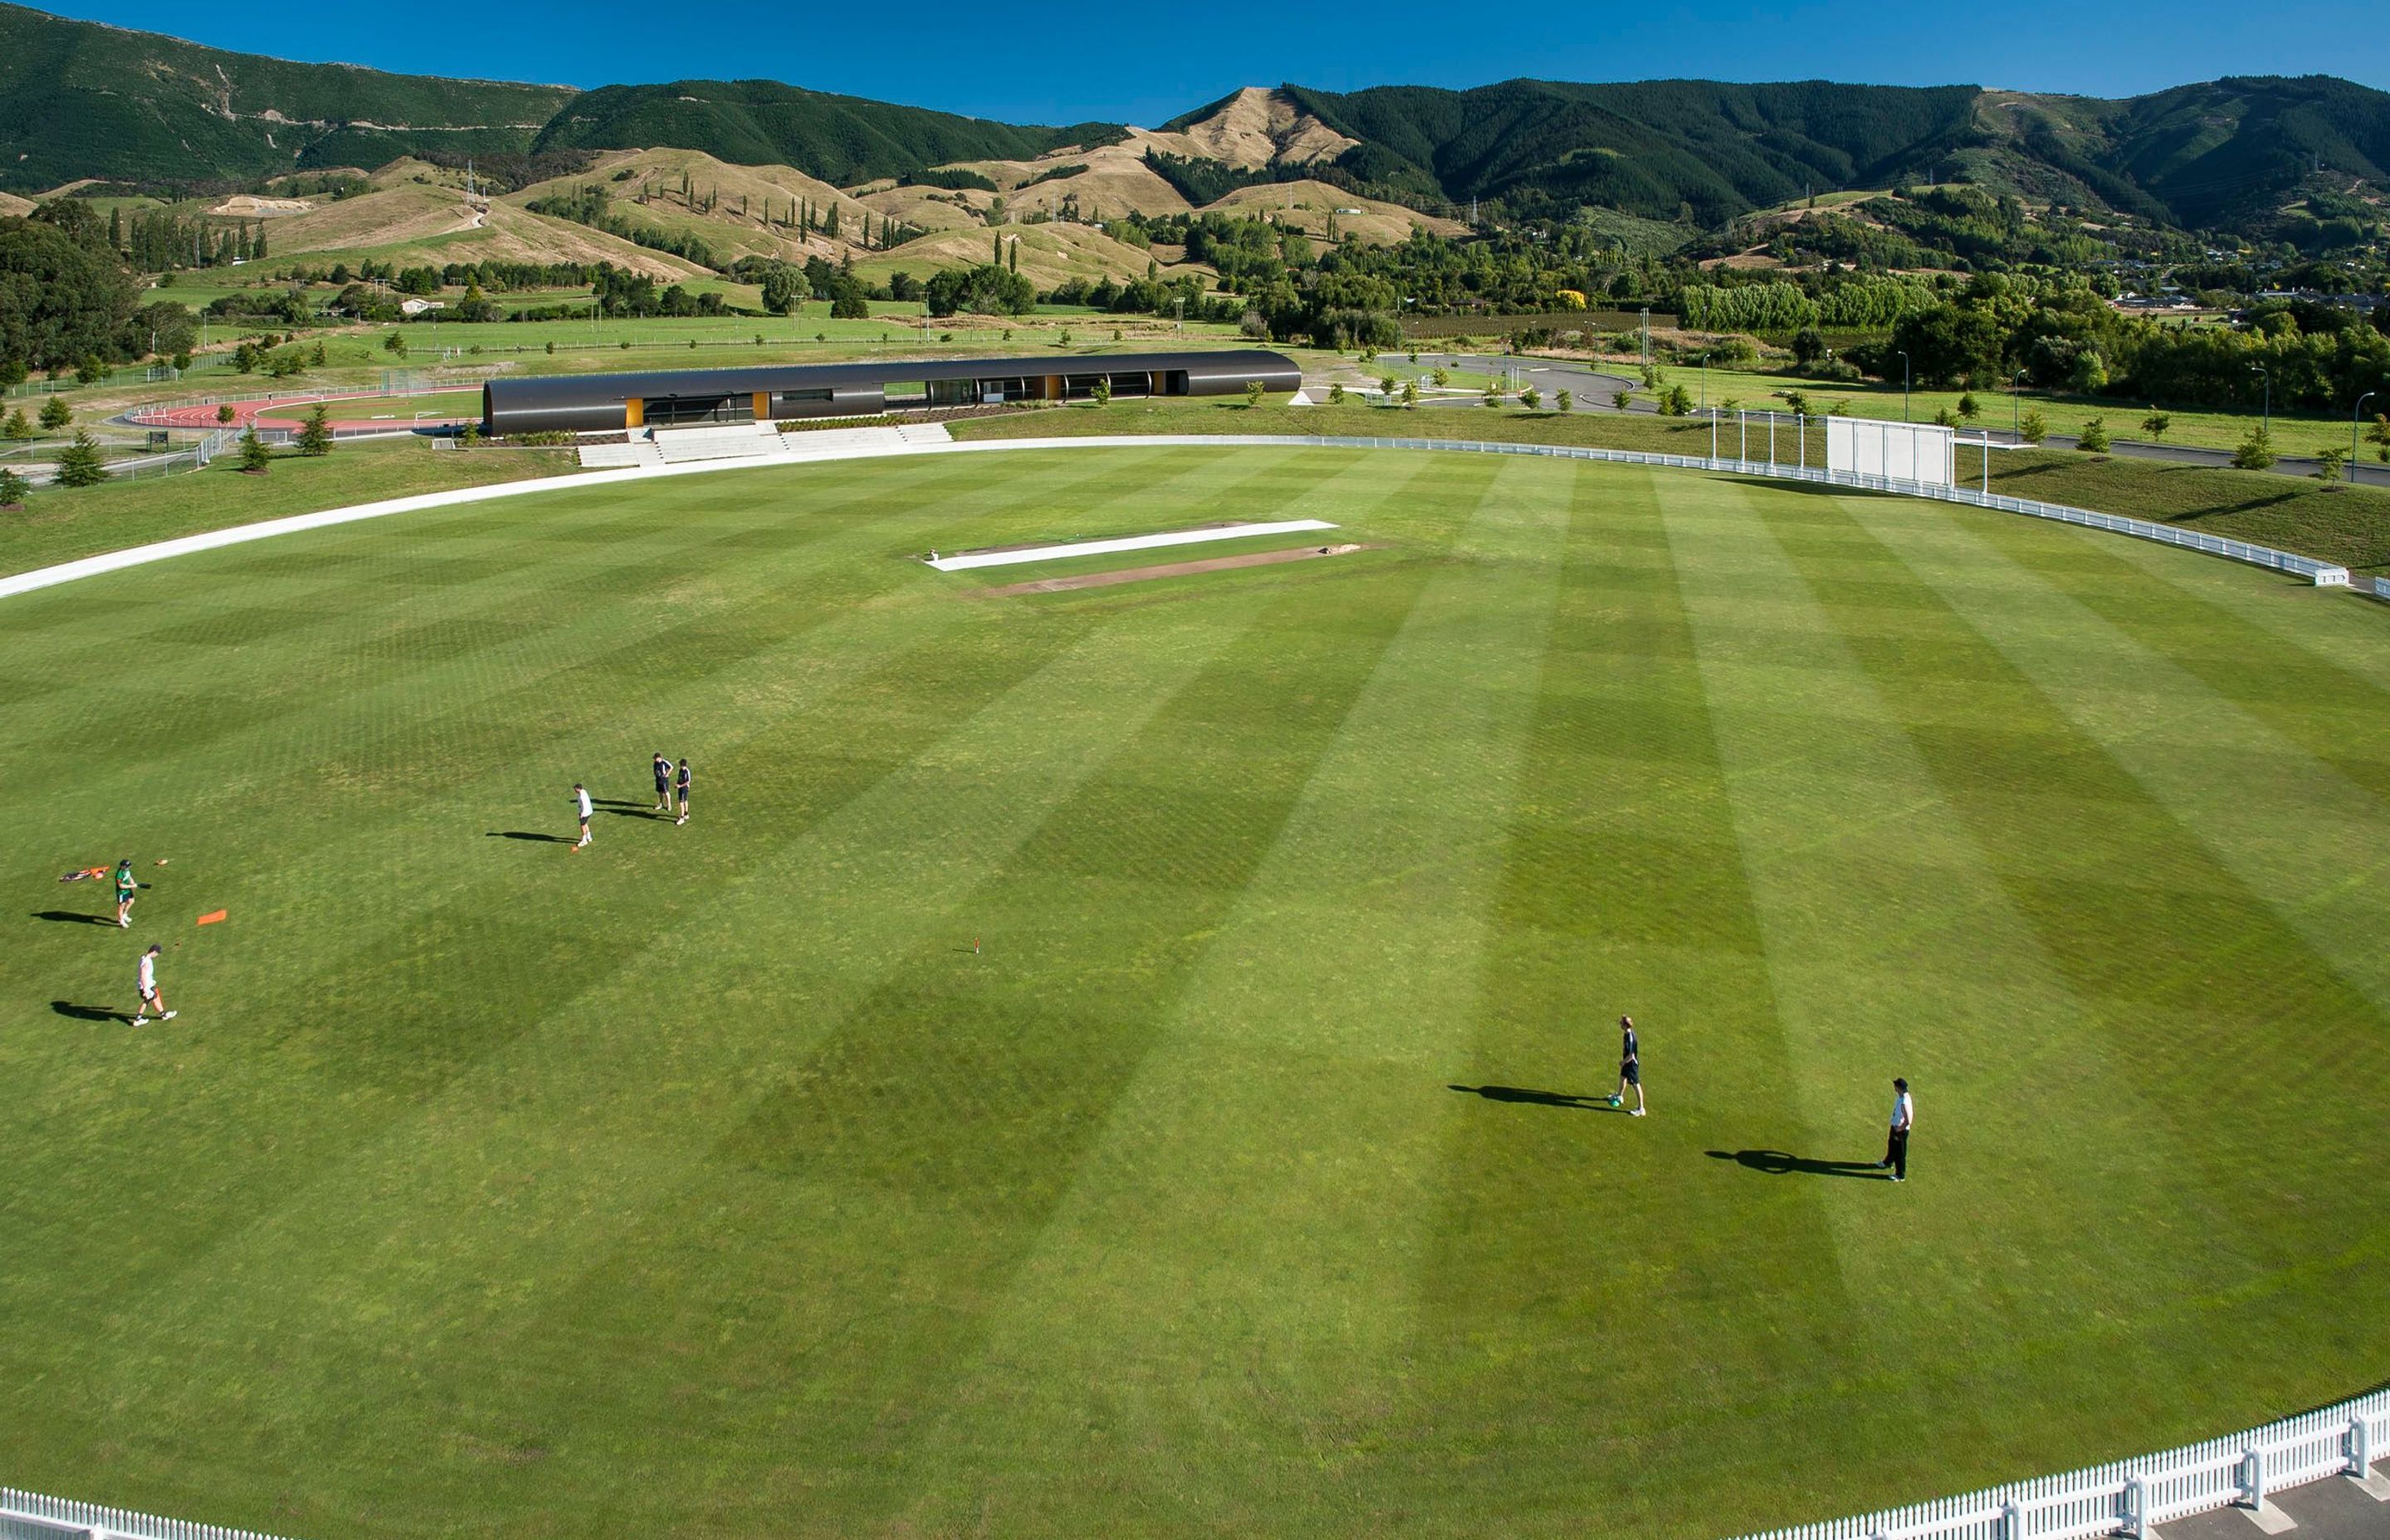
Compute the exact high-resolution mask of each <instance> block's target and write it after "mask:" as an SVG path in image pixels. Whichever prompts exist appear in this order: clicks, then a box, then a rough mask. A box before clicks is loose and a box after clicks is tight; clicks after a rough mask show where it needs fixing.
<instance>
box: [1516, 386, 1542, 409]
mask: <svg viewBox="0 0 2390 1540" xmlns="http://www.w3.org/2000/svg"><path fill="white" fill-rule="evenodd" d="M1519 404H1520V405H1522V406H1524V407H1525V408H1526V409H1527V410H1528V411H1530V412H1532V411H1534V410H1536V408H1537V407H1539V406H1541V405H1543V404H1544V393H1543V392H1542V391H1538V390H1536V388H1535V387H1534V386H1533V385H1530V386H1528V387H1527V388H1526V389H1525V390H1523V391H1520V392H1519Z"/></svg>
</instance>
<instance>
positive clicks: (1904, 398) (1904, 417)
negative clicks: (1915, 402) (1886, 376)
mask: <svg viewBox="0 0 2390 1540" xmlns="http://www.w3.org/2000/svg"><path fill="white" fill-rule="evenodd" d="M1900 420H1901V421H1903V422H1907V421H1908V354H1907V353H1902V354H1901V355H1900Z"/></svg>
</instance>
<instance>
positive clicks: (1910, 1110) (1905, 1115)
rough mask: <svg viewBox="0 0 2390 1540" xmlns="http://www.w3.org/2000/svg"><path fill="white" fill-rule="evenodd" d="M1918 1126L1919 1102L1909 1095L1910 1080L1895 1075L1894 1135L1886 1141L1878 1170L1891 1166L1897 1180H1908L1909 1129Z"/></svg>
mask: <svg viewBox="0 0 2390 1540" xmlns="http://www.w3.org/2000/svg"><path fill="white" fill-rule="evenodd" d="M1916 1126H1917V1104H1916V1103H1915V1102H1913V1101H1911V1100H1910V1099H1909V1097H1908V1082H1907V1081H1905V1080H1902V1079H1900V1078H1898V1077H1897V1076H1895V1078H1894V1080H1893V1083H1892V1136H1891V1137H1890V1138H1889V1139H1887V1140H1885V1141H1884V1146H1883V1159H1882V1160H1881V1161H1877V1162H1876V1169H1877V1170H1878V1171H1882V1170H1883V1169H1884V1168H1885V1167H1887V1166H1889V1167H1890V1168H1891V1169H1892V1179H1893V1180H1894V1181H1895V1182H1906V1181H1908V1131H1909V1130H1910V1129H1911V1128H1914V1127H1916Z"/></svg>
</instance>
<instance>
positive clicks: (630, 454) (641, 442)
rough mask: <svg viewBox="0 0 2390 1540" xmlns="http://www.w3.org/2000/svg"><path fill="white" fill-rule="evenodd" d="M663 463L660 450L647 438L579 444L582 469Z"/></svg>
mask: <svg viewBox="0 0 2390 1540" xmlns="http://www.w3.org/2000/svg"><path fill="white" fill-rule="evenodd" d="M663 463H664V457H663V454H662V451H660V450H658V449H657V448H656V446H655V444H654V443H653V442H652V441H650V440H648V439H634V440H633V441H631V442H630V443H585V444H583V445H582V446H581V468H582V469H584V470H621V469H625V468H630V467H633V466H648V465H662V464H663Z"/></svg>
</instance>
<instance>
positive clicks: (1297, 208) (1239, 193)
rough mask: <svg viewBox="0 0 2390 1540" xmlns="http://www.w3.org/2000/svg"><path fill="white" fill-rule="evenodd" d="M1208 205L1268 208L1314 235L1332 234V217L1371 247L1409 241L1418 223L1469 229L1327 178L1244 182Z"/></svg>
mask: <svg viewBox="0 0 2390 1540" xmlns="http://www.w3.org/2000/svg"><path fill="white" fill-rule="evenodd" d="M1204 210H1205V212H1213V211H1214V210H1216V211H1218V212H1222V213H1241V214H1253V213H1266V214H1268V215H1269V216H1270V218H1271V219H1273V220H1275V221H1276V222H1277V223H1279V225H1286V226H1288V227H1290V228H1292V229H1297V230H1301V231H1302V232H1303V233H1304V235H1307V236H1310V237H1314V238H1324V237H1326V235H1327V232H1328V222H1329V220H1330V219H1331V218H1333V219H1334V220H1335V222H1336V232H1337V234H1338V235H1339V236H1343V235H1345V234H1352V235H1356V236H1358V237H1361V239H1362V240H1363V241H1364V242H1366V243H1367V244H1368V245H1371V246H1392V245H1394V244H1396V243H1398V242H1401V241H1406V240H1408V239H1409V238H1410V236H1411V226H1412V225H1425V226H1426V227H1427V228H1428V229H1429V230H1431V231H1433V232H1434V233H1435V234H1437V235H1440V236H1458V235H1461V234H1463V233H1465V232H1466V231H1467V229H1468V226H1467V225H1461V224H1459V223H1458V222H1457V221H1454V220H1449V219H1437V218H1435V217H1434V216H1433V215H1431V214H1423V213H1420V212H1419V211H1418V210H1417V209H1406V208H1404V207H1403V206H1402V205H1401V204H1399V203H1381V202H1379V201H1378V200H1377V199H1370V198H1362V197H1360V196H1358V195H1357V194H1355V193H1352V192H1348V191H1346V190H1345V189H1344V188H1343V187H1338V186H1330V185H1329V184H1328V183H1325V182H1269V183H1263V184H1261V185H1259V186H1251V187H1239V188H1238V189H1237V190H1236V191H1235V192H1232V193H1230V194H1228V195H1227V197H1226V198H1223V199H1220V200H1219V201H1217V202H1215V203H1209V204H1206V205H1204ZM1355 211H1357V212H1355Z"/></svg>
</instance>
